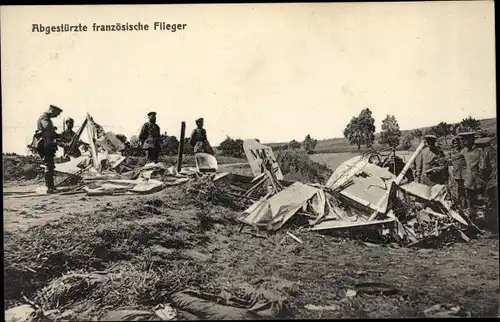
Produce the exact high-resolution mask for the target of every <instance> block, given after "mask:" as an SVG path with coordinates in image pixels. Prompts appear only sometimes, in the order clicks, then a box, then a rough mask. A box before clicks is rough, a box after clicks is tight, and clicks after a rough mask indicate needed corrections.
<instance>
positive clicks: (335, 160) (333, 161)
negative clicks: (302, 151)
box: [309, 151, 412, 170]
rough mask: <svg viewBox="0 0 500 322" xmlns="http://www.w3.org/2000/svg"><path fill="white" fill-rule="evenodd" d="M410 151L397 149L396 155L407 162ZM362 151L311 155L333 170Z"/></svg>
mask: <svg viewBox="0 0 500 322" xmlns="http://www.w3.org/2000/svg"><path fill="white" fill-rule="evenodd" d="M411 153H412V152H410V151H397V152H396V155H397V156H399V157H401V158H403V160H404V161H405V162H406V161H407V160H408V158H409V157H410V156H411ZM360 154H361V153H350V152H344V153H318V154H312V155H310V156H309V157H310V158H311V159H312V160H313V161H316V162H318V163H322V164H324V165H326V166H327V167H328V168H330V169H331V170H335V169H336V168H337V167H338V166H339V165H340V164H341V163H342V162H344V161H347V160H349V159H350V158H353V157H355V156H357V155H360Z"/></svg>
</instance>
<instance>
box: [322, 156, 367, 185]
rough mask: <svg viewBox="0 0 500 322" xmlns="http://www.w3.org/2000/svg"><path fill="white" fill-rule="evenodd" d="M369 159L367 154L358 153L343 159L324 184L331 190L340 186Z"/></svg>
mask: <svg viewBox="0 0 500 322" xmlns="http://www.w3.org/2000/svg"><path fill="white" fill-rule="evenodd" d="M369 160H370V158H369V157H368V156H362V155H360V156H356V157H354V158H351V159H349V160H347V161H344V162H343V163H341V164H340V165H339V166H338V167H337V168H336V169H335V171H334V172H333V173H332V175H331V176H330V178H329V179H328V181H327V182H326V185H325V186H326V187H327V188H329V189H332V190H335V188H337V187H340V186H342V185H343V184H344V183H346V182H347V181H349V179H351V178H352V176H354V175H355V174H357V173H359V172H360V171H361V170H362V169H363V168H364V167H365V166H366V165H367V164H368V162H369Z"/></svg>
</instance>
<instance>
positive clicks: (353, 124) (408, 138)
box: [344, 108, 481, 150]
mask: <svg viewBox="0 0 500 322" xmlns="http://www.w3.org/2000/svg"><path fill="white" fill-rule="evenodd" d="M468 131H476V132H481V122H480V121H478V120H476V119H474V118H472V117H470V116H469V117H467V118H465V119H463V120H462V121H461V122H460V123H456V124H448V123H446V122H440V123H438V124H437V125H435V126H432V127H430V128H427V129H426V130H420V129H416V130H413V131H411V132H409V133H407V134H406V135H404V136H403V135H402V133H401V131H400V129H399V124H398V121H397V120H396V117H395V116H394V115H386V117H385V119H384V120H382V126H381V132H380V140H379V143H380V144H381V145H385V146H389V147H391V148H394V149H396V148H398V147H399V148H401V149H403V150H408V149H409V148H410V147H411V143H412V140H413V139H418V140H421V139H422V138H423V137H424V135H427V134H434V135H435V136H436V137H437V138H443V139H444V141H445V144H448V138H449V137H450V136H453V135H456V134H458V133H460V132H468ZM344 137H345V138H346V139H347V140H348V141H349V143H350V144H353V145H357V147H358V150H360V149H361V146H363V145H364V146H366V147H367V148H371V147H372V146H373V143H374V142H375V119H374V118H373V115H372V112H371V111H370V109H368V108H365V109H363V110H361V112H360V113H359V115H358V116H354V117H353V118H352V119H351V120H350V122H349V123H348V124H347V126H346V127H345V129H344Z"/></svg>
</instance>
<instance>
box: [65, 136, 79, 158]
mask: <svg viewBox="0 0 500 322" xmlns="http://www.w3.org/2000/svg"><path fill="white" fill-rule="evenodd" d="M75 135H76V132H75V131H73V129H66V130H64V131H63V132H62V133H61V137H62V139H63V140H64V142H65V145H64V147H63V151H64V155H70V156H72V157H75V158H78V157H79V156H81V155H82V153H81V152H80V150H79V149H78V145H80V144H81V141H79V142H78V143H77V145H76V146H75V148H73V149H72V150H71V151H69V148H70V146H69V144H70V143H71V140H73V137H74V136H75Z"/></svg>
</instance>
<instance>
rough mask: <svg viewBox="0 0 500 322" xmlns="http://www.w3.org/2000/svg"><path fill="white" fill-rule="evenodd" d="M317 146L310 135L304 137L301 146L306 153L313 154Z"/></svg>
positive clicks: (316, 142) (316, 141)
mask: <svg viewBox="0 0 500 322" xmlns="http://www.w3.org/2000/svg"><path fill="white" fill-rule="evenodd" d="M317 144H318V140H315V139H313V138H312V137H311V135H310V134H308V135H306V138H305V139H304V141H303V142H302V146H303V147H304V150H306V152H307V153H309V154H310V153H313V152H314V149H315V148H316V145H317Z"/></svg>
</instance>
